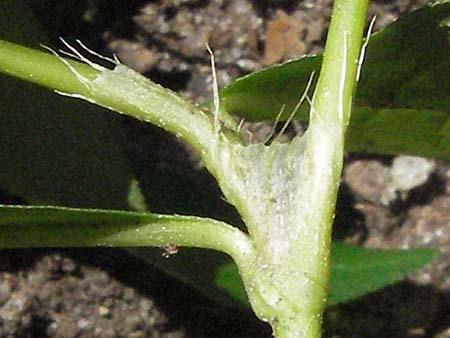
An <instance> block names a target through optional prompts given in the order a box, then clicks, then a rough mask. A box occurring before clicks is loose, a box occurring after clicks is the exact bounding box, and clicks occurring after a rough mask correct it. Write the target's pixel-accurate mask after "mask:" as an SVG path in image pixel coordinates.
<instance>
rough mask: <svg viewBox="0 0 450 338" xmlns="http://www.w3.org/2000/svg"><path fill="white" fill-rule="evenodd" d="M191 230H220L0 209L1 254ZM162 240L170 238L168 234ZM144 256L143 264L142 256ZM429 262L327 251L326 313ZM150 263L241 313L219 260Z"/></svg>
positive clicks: (227, 265)
mask: <svg viewBox="0 0 450 338" xmlns="http://www.w3.org/2000/svg"><path fill="white" fill-rule="evenodd" d="M194 224H200V226H203V227H209V226H211V229H212V230H211V231H213V232H214V231H215V233H216V234H218V233H219V232H218V231H219V230H220V229H219V228H218V227H219V225H218V223H217V222H216V221H211V220H208V219H204V218H199V217H192V216H170V215H155V214H150V213H137V212H128V211H116V210H99V209H74V208H64V207H48V206H1V205H0V248H17V247H42V246H46V247H48V246H57V247H61V246H69V247H74V246H75V247H83V246H115V247H124V246H128V247H131V246H151V245H153V246H154V245H162V244H164V243H166V241H168V239H167V237H161V236H166V234H165V233H164V232H163V231H161V230H160V229H161V228H158V226H159V227H162V229H163V230H164V231H166V230H167V229H169V230H170V227H173V226H181V227H182V226H184V225H187V228H181V230H183V229H188V230H187V232H186V234H187V236H190V235H191V234H193V233H194V231H192V229H191V227H193V226H194ZM211 224H212V225H211ZM152 227H153V228H152ZM177 230H178V232H177V233H175V232H174V233H173V234H175V236H177V237H176V238H177V240H179V238H180V237H179V233H180V231H179V230H180V228H177ZM199 232H201V231H199ZM167 236H173V235H172V234H170V233H169V235H167ZM195 236H198V234H196V235H195ZM212 237H214V236H212ZM188 240H189V238H188ZM168 242H170V240H169V241H168ZM135 250H136V249H135ZM143 254H144V255H145V256H146V257H148V251H145V252H143ZM205 255H208V256H211V255H212V256H213V257H214V259H209V260H205V259H204V256H205ZM436 256H437V252H436V250H433V249H427V248H422V249H412V250H378V249H365V248H361V247H353V246H349V245H346V244H343V243H333V245H332V250H331V290H330V297H329V301H328V305H335V304H338V303H343V302H346V301H349V300H351V299H354V298H356V297H359V296H362V295H364V294H366V293H369V292H372V291H374V290H377V289H380V288H382V287H384V286H387V285H389V284H392V283H394V282H396V281H398V280H400V279H401V278H403V277H404V276H406V275H407V274H408V273H410V272H412V271H414V270H416V269H418V268H420V267H422V266H424V265H425V264H427V263H428V262H430V261H431V260H432V259H433V258H434V257H436ZM151 257H152V261H153V263H155V264H156V265H157V266H160V267H163V268H164V270H168V271H169V272H170V273H171V274H172V275H174V276H175V277H177V278H179V279H181V280H184V281H185V282H187V283H188V284H190V285H192V286H194V287H196V288H197V289H199V290H200V291H201V292H203V293H204V294H205V295H206V296H209V297H211V298H212V299H215V300H217V301H219V302H221V303H222V304H225V305H228V306H230V305H232V303H231V302H230V298H232V299H234V300H236V301H238V303H240V304H245V305H248V301H247V295H246V293H245V290H244V287H243V285H242V282H241V279H240V276H239V273H238V270H237V267H236V265H235V264H234V263H233V262H232V261H231V260H230V258H229V257H227V256H225V255H223V254H220V253H217V252H213V251H208V252H205V251H204V250H198V249H189V250H185V249H182V250H180V252H179V253H177V254H176V255H174V256H173V257H171V258H170V259H167V258H164V257H163V256H162V255H161V249H158V250H156V251H153V252H152V254H151ZM205 264H206V265H205Z"/></svg>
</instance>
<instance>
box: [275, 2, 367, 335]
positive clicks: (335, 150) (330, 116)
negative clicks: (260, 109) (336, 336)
mask: <svg viewBox="0 0 450 338" xmlns="http://www.w3.org/2000/svg"><path fill="white" fill-rule="evenodd" d="M367 4H368V1H367V0H336V1H335V2H334V5H333V12H332V18H331V23H330V27H329V31H328V36H327V41H326V45H325V50H324V58H323V63H322V68H321V72H320V77H319V79H318V83H317V86H316V90H315V94H314V97H313V100H312V106H311V112H310V125H309V129H308V132H307V135H306V137H307V145H306V149H305V158H306V159H308V160H307V161H308V165H307V167H308V169H307V171H308V172H309V173H310V175H311V176H310V177H311V178H310V179H308V180H307V182H306V185H305V186H304V189H305V190H306V191H308V197H309V199H308V202H307V204H308V206H307V208H306V209H305V210H307V212H305V214H304V215H303V217H304V222H305V223H306V224H307V225H308V226H307V228H306V229H305V231H304V233H303V236H302V237H301V238H300V239H299V241H298V243H297V245H298V250H295V251H294V252H293V253H294V257H295V258H293V259H297V257H303V259H304V263H303V264H301V267H300V268H301V271H303V272H305V273H307V274H308V276H309V277H308V278H309V279H311V281H313V282H312V283H311V284H310V288H306V291H307V292H310V294H309V296H307V297H304V298H303V299H304V300H305V302H304V303H303V304H301V306H302V307H303V313H304V314H306V315H309V316H310V319H309V320H308V326H307V327H306V328H305V327H303V328H302V331H298V330H297V329H296V328H295V327H296V325H295V323H289V322H288V323H281V324H280V325H279V327H277V326H275V331H276V332H280V334H279V335H278V336H277V335H276V337H305V338H306V337H308V338H317V337H320V335H321V334H320V329H319V328H320V323H321V316H322V313H323V310H324V308H325V302H324V299H325V297H326V291H327V289H328V283H329V252H330V241H331V228H332V223H333V218H334V211H335V203H336V197H337V192H338V187H339V178H340V175H341V171H342V165H343V154H344V136H345V131H346V127H347V125H348V121H349V118H350V113H351V106H352V98H353V93H354V89H355V86H356V73H357V68H358V59H359V54H360V50H361V42H362V35H363V30H364V23H365V18H366V11H367ZM300 322H304V320H302V321H300ZM291 328H292V329H293V330H294V331H291V330H290V329H291Z"/></svg>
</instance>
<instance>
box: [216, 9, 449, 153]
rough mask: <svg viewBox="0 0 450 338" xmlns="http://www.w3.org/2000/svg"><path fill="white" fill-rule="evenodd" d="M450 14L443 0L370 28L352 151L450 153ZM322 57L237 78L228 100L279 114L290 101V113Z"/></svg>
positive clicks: (252, 116) (259, 112) (250, 110)
mask: <svg viewBox="0 0 450 338" xmlns="http://www.w3.org/2000/svg"><path fill="white" fill-rule="evenodd" d="M449 22H450V3H449V2H444V3H440V4H436V5H430V6H426V7H423V8H421V9H419V10H417V11H415V12H413V13H411V14H409V15H405V16H404V17H402V18H400V19H399V20H398V21H397V22H395V23H393V24H391V25H389V26H387V27H386V28H384V29H383V30H381V31H380V32H377V33H375V34H374V35H372V36H371V38H370V43H369V45H368V48H367V52H366V57H365V60H364V64H363V68H362V75H361V79H360V81H359V84H358V89H357V92H356V97H355V104H354V111H353V114H352V119H351V122H350V128H351V130H350V131H349V132H350V137H349V139H348V142H347V147H348V149H349V150H350V151H357V152H367V153H383V154H384V153H385V154H399V153H408V154H414V155H421V156H433V157H439V158H443V159H450V152H449V146H448V143H449V142H448V139H449V136H448V131H449V128H450V126H449V125H450V109H449V107H450V76H449V74H450V47H449V41H450V39H449V33H448V25H449ZM321 59H322V58H321V56H320V55H319V56H310V57H302V58H300V59H298V60H294V61H289V62H286V63H284V64H281V65H275V66H272V67H269V68H266V69H264V70H261V71H259V72H255V73H253V74H250V75H247V76H244V77H242V78H240V79H237V80H235V81H233V82H232V83H230V84H229V85H228V86H227V87H225V88H224V89H223V90H222V91H221V100H222V102H221V104H222V108H223V109H225V110H228V111H232V112H235V113H237V114H239V115H240V116H242V117H244V118H245V119H246V120H263V119H272V120H273V119H275V118H276V116H277V115H278V114H279V111H280V110H281V108H282V107H283V105H285V106H286V107H285V109H284V112H285V113H284V116H282V118H286V117H287V116H288V115H289V113H290V112H291V111H292V110H293V108H294V106H295V105H296V103H297V101H298V100H299V98H300V96H301V94H302V93H303V91H304V89H305V88H306V84H307V82H308V79H309V76H310V75H311V73H312V72H315V74H316V76H315V77H316V78H317V74H318V73H319V71H320V64H321ZM308 111H309V107H308V106H307V104H306V103H305V104H303V105H302V106H301V108H300V111H299V113H298V115H297V117H298V118H300V119H302V120H306V119H307V115H308V114H307V112H308ZM391 123H395V126H391V125H390V124H391ZM365 133H368V134H370V137H365ZM416 135H419V137H416Z"/></svg>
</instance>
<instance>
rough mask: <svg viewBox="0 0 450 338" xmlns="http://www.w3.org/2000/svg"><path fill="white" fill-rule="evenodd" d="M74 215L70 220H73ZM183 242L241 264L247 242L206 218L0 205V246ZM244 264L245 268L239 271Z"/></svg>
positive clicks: (249, 252)
mask: <svg viewBox="0 0 450 338" xmlns="http://www.w3.org/2000/svg"><path fill="white" fill-rule="evenodd" d="M74 220H75V221H74ZM165 244H174V245H176V246H189V247H197V248H205V249H213V250H218V251H221V252H225V253H227V254H228V255H230V256H231V257H232V258H233V259H234V260H235V261H236V262H237V264H238V266H240V267H242V266H247V265H248V264H250V262H251V261H252V257H253V256H254V249H253V245H252V243H251V241H250V239H249V238H248V236H247V235H246V234H244V233H243V232H242V231H240V230H239V229H237V228H235V227H233V226H231V225H228V224H226V223H224V222H219V221H216V220H212V219H209V218H202V217H195V216H170V215H155V214H150V213H137V212H125V211H113V210H93V209H90V210H86V209H75V208H65V207H40V206H12V205H0V248H1V249H8V248H36V247H95V246H105V247H141V246H147V247H150V246H156V247H158V246H163V245H165ZM249 269H250V268H249V267H246V268H245V269H243V270H245V271H248V270H249Z"/></svg>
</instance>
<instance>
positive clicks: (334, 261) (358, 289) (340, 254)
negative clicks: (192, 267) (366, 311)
mask: <svg viewBox="0 0 450 338" xmlns="http://www.w3.org/2000/svg"><path fill="white" fill-rule="evenodd" d="M437 254H438V253H437V251H436V250H434V249H430V248H420V249H411V250H378V249H366V248H362V247H354V246H350V245H347V244H344V243H337V242H335V243H333V245H332V247H331V280H330V293H329V298H328V306H333V305H336V304H339V303H345V302H348V301H350V300H352V299H355V298H357V297H360V296H363V295H365V294H367V293H370V292H373V291H375V290H378V289H381V288H383V287H385V286H388V285H390V284H392V283H395V282H397V281H399V280H401V279H402V278H404V277H405V276H406V275H408V274H409V273H411V272H413V271H414V270H417V269H419V268H421V267H422V266H424V265H426V264H427V263H429V262H430V261H431V260H432V259H433V258H435V257H436V256H437ZM216 273H217V279H216V284H217V286H218V287H220V288H222V289H223V290H224V291H225V292H226V293H227V294H228V295H229V296H231V297H232V298H233V299H235V300H237V301H239V302H240V303H242V304H247V303H248V301H247V296H246V293H245V290H244V287H243V285H242V282H241V280H240V278H239V273H238V270H237V267H236V265H234V264H233V263H230V264H228V265H223V266H221V267H220V268H218V269H217V270H216Z"/></svg>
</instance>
